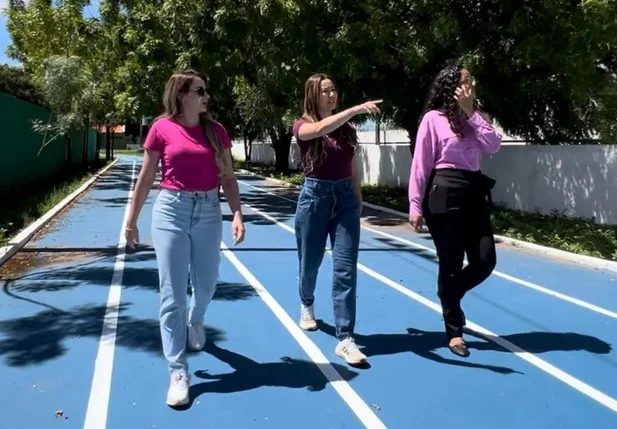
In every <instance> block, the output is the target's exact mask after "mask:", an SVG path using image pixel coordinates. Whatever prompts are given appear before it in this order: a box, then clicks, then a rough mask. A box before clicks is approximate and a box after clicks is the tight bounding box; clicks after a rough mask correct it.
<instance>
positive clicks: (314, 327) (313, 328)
mask: <svg viewBox="0 0 617 429" xmlns="http://www.w3.org/2000/svg"><path fill="white" fill-rule="evenodd" d="M300 328H302V329H304V330H305V331H316V330H317V323H315V322H313V323H310V324H308V325H307V324H306V323H303V322H300Z"/></svg>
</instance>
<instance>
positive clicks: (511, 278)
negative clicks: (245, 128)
mask: <svg viewBox="0 0 617 429" xmlns="http://www.w3.org/2000/svg"><path fill="white" fill-rule="evenodd" d="M240 183H242V184H243V185H245V186H249V187H251V188H254V189H257V190H258V191H261V192H265V193H267V194H269V195H273V196H275V197H278V198H280V199H282V200H285V201H290V202H292V203H294V204H295V203H296V201H295V200H292V199H291V198H287V197H283V196H282V195H278V194H276V193H274V192H270V191H268V190H266V189H262V188H260V187H257V186H254V185H251V184H250V183H246V182H242V181H240ZM362 228H364V229H365V230H367V231H369V232H372V233H373V234H377V235H381V236H382V237H386V238H389V239H390V240H395V241H398V242H399V243H403V244H407V245H408V246H411V247H415V248H416V249H421V250H425V251H427V252H431V253H433V254H436V253H437V252H436V251H435V249H432V248H430V247H427V246H423V245H421V244H418V243H414V242H413V241H409V240H406V239H404V238H400V237H397V236H395V235H392V234H388V233H387V232H383V231H379V230H377V229H374V228H371V227H368V226H365V225H362ZM493 274H494V275H495V276H497V277H501V278H502V279H505V280H509V281H511V282H512V283H516V284H518V285H520V286H524V287H527V288H529V289H533V290H535V291H537V292H541V293H544V294H546V295H549V296H552V297H554V298H558V299H561V300H562V301H566V302H569V303H571V304H574V305H578V306H579V307H583V308H586V309H587V310H591V311H594V312H596V313H598V314H602V315H604V316H608V317H611V318H613V319H617V312H614V311H611V310H607V309H606V308H603V307H599V306H597V305H595V304H592V303H590V302H587V301H583V300H582V299H578V298H574V297H571V296H569V295H566V294H563V293H561V292H557V291H554V290H552V289H549V288H546V287H544V286H540V285H538V284H536V283H532V282H529V281H527V280H522V279H519V278H517V277H514V276H511V275H509V274H505V273H502V272H500V271H497V270H495V271H493Z"/></svg>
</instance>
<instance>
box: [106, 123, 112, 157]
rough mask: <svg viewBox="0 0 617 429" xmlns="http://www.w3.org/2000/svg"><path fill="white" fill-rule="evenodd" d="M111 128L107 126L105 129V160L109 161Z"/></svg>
mask: <svg viewBox="0 0 617 429" xmlns="http://www.w3.org/2000/svg"><path fill="white" fill-rule="evenodd" d="M109 130H110V127H109V125H107V126H106V127H105V160H107V161H109V160H110V159H111V136H110V135H109Z"/></svg>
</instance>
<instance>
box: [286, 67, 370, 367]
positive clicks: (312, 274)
mask: <svg viewBox="0 0 617 429" xmlns="http://www.w3.org/2000/svg"><path fill="white" fill-rule="evenodd" d="M337 101H338V97H337V91H336V87H335V86H334V82H332V80H331V79H330V78H329V77H328V76H326V75H324V74H316V75H313V76H311V77H310V78H309V79H308V80H307V81H306V85H305V89H304V115H303V116H302V118H300V119H298V120H297V121H296V122H295V124H294V126H293V132H294V135H295V137H296V140H297V142H298V147H299V148H300V154H301V157H302V164H303V165H304V176H305V180H304V185H303V187H302V190H301V192H300V196H299V198H298V205H297V209H296V218H295V229H296V240H297V244H298V256H299V262H300V282H299V289H300V290H299V292H300V301H301V307H300V327H301V328H302V329H305V330H309V331H312V330H315V329H317V322H316V321H315V315H314V310H313V304H314V300H315V297H314V291H315V283H316V281H317V272H318V270H319V266H320V265H321V261H322V259H323V255H324V252H325V250H326V241H327V239H328V237H330V243H331V246H332V264H333V269H334V273H333V281H332V300H333V301H334V323H335V325H336V326H335V330H336V338H337V339H338V344H337V346H336V348H335V353H336V354H337V355H338V356H340V357H342V358H343V359H345V360H346V361H347V363H349V364H351V365H359V364H364V363H365V362H366V360H367V358H366V356H365V355H364V354H363V353H362V352H361V351H360V350H359V349H358V347H357V346H356V343H355V341H354V337H353V334H354V327H355V323H356V279H357V267H356V265H357V261H358V247H359V243H360V215H361V214H362V196H361V191H360V174H359V171H358V168H357V167H356V166H357V162H356V145H357V143H358V141H357V137H356V132H355V130H354V128H353V127H352V126H351V125H350V124H349V123H348V121H349V120H350V119H351V118H352V117H354V116H356V115H358V114H362V113H374V114H375V113H379V108H378V107H377V104H378V103H380V101H375V102H366V103H364V104H361V105H358V106H354V107H352V108H349V109H347V110H343V111H342V112H340V113H337V112H336V106H337Z"/></svg>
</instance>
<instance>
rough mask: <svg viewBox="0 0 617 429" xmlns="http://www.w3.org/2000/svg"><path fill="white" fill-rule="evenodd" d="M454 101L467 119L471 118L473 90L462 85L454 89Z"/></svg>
mask: <svg viewBox="0 0 617 429" xmlns="http://www.w3.org/2000/svg"><path fill="white" fill-rule="evenodd" d="M454 99H455V100H456V102H457V103H458V105H459V107H460V108H461V110H462V111H463V112H464V113H465V114H466V115H467V117H472V116H473V113H474V107H473V90H472V89H471V87H470V86H469V85H463V86H459V87H458V88H456V90H455V91H454Z"/></svg>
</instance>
